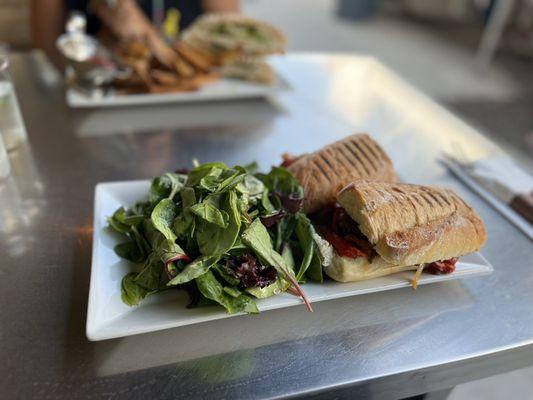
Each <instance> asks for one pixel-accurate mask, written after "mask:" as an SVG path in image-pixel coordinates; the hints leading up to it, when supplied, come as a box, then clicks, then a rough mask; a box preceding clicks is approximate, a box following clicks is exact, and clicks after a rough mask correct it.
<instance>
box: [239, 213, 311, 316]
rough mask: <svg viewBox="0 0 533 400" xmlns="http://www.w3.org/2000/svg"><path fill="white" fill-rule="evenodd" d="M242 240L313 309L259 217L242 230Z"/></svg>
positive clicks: (308, 307) (309, 308)
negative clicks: (274, 246) (273, 244)
mask: <svg viewBox="0 0 533 400" xmlns="http://www.w3.org/2000/svg"><path fill="white" fill-rule="evenodd" d="M242 241H243V242H244V243H245V244H246V245H247V246H248V247H250V248H251V249H252V250H253V251H254V252H255V254H256V255H257V256H258V257H259V258H260V259H261V260H262V261H263V264H266V265H271V266H272V267H274V268H275V269H276V270H277V271H278V273H279V274H281V277H282V278H284V279H286V280H288V281H289V282H290V283H291V284H292V286H294V289H295V290H296V291H297V292H298V294H299V295H300V296H301V297H302V300H303V301H304V303H305V305H306V306H307V309H308V310H309V311H313V308H312V307H311V304H310V303H309V300H308V299H307V297H306V295H305V293H304V291H303V290H302V288H301V287H300V285H298V282H297V281H296V280H295V279H294V272H293V271H292V270H291V269H290V268H289V267H287V265H286V264H285V260H284V259H283V257H282V256H281V255H280V254H279V253H278V252H276V251H275V250H274V249H273V248H272V242H271V241H270V236H269V234H268V231H267V229H266V228H265V226H264V225H263V224H262V223H261V220H260V219H259V218H257V219H256V220H254V222H252V224H251V225H250V226H249V227H248V228H247V229H246V230H245V231H244V232H243V234H242Z"/></svg>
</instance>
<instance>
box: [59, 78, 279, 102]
mask: <svg viewBox="0 0 533 400" xmlns="http://www.w3.org/2000/svg"><path fill="white" fill-rule="evenodd" d="M287 89H289V85H288V83H287V82H286V81H285V80H284V79H283V78H282V77H280V76H279V74H278V75H277V77H276V81H275V82H274V83H273V84H272V85H265V84H261V83H255V82H246V81H241V80H237V79H226V78H221V79H219V80H218V81H216V82H213V83H211V84H208V85H205V86H203V87H202V88H200V89H198V90H195V91H191V92H174V93H140V94H117V93H115V92H113V91H110V92H109V93H106V94H101V93H98V92H95V93H94V94H92V95H91V94H86V93H84V92H82V91H80V90H78V89H76V88H72V87H70V88H68V89H67V104H68V105H69V106H70V107H72V108H93V107H106V108H107V107H120V106H135V105H148V104H164V103H190V102H198V101H214V100H236V99H250V98H259V97H269V96H273V95H275V94H276V93H279V92H280V91H284V90H287Z"/></svg>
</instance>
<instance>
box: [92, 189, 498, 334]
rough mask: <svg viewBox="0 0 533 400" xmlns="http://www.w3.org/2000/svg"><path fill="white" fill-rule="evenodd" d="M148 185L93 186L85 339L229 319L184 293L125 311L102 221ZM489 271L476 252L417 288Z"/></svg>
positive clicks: (276, 300)
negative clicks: (193, 305)
mask: <svg viewBox="0 0 533 400" xmlns="http://www.w3.org/2000/svg"><path fill="white" fill-rule="evenodd" d="M149 187H150V181H128V182H113V183H100V184H98V185H97V186H96V190H95V209H94V236H93V259H92V271H91V287H90V292H89V307H88V313H87V337H88V338H89V340H103V339H111V338H116V337H121V336H129V335H135V334H139V333H145V332H152V331H157V330H160V329H167V328H173V327H177V326H183V325H189V324H195V323H199V322H205V321H211V320H215V319H220V318H229V317H231V316H232V315H228V314H226V312H225V311H224V310H223V309H222V308H221V307H218V306H212V307H199V308H194V309H187V308H185V305H186V302H187V299H186V294H185V293H184V292H182V291H174V292H171V291H168V292H165V293H160V294H157V295H153V296H150V297H149V298H147V300H146V301H144V302H143V303H142V304H141V305H139V306H138V307H129V306H127V305H125V304H124V303H122V300H121V298H120V282H121V280H122V277H123V276H124V275H125V274H126V273H127V272H129V271H130V270H131V268H132V265H131V264H130V263H129V262H127V261H125V260H122V259H120V258H119V257H118V256H117V255H116V254H115V252H114V251H113V247H114V246H115V245H116V244H117V243H120V241H121V240H123V239H121V238H120V236H119V235H117V234H115V233H113V232H112V231H111V230H109V229H108V228H107V222H106V217H108V216H110V215H112V214H113V212H114V211H115V210H116V209H117V208H119V207H120V206H125V207H129V206H132V205H133V204H135V203H136V202H137V201H139V200H142V199H145V198H146V196H147V193H148V190H149ZM490 272H492V267H491V265H490V264H489V263H488V262H487V261H486V260H485V259H484V258H483V257H482V256H481V255H480V254H479V253H475V254H470V255H467V256H465V257H462V258H461V259H460V261H459V262H458V263H457V268H456V271H455V272H454V273H453V274H450V275H429V274H422V277H421V278H420V281H419V285H424V284H427V283H433V282H440V281H447V280H451V279H458V278H462V277H465V276H472V275H483V274H488V273H490ZM412 277H413V273H412V272H404V273H399V274H395V275H390V276H386V277H382V278H376V279H372V280H368V281H363V282H353V283H337V282H333V281H326V282H324V283H323V284H316V283H308V284H305V285H304V286H303V288H304V290H305V292H306V294H307V296H308V297H309V300H310V301H311V302H317V301H322V300H330V299H336V298H340V297H347V296H355V295H359V294H366V293H373V292H379V291H384V290H390V289H397V288H401V287H408V286H410V279H412ZM257 305H258V307H259V309H260V310H261V311H267V310H273V309H276V308H283V307H290V306H295V305H302V302H301V300H300V299H299V298H296V297H295V296H293V295H290V294H287V293H283V294H280V295H278V296H274V297H271V298H268V299H262V300H258V301H257Z"/></svg>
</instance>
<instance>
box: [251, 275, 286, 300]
mask: <svg viewBox="0 0 533 400" xmlns="http://www.w3.org/2000/svg"><path fill="white" fill-rule="evenodd" d="M289 286H290V283H289V282H288V281H286V280H285V279H281V278H280V277H279V276H278V278H277V279H276V281H275V282H274V283H271V284H270V285H268V286H266V287H264V288H260V287H251V288H248V289H246V291H247V292H248V293H250V294H251V295H253V296H255V297H257V298H258V299H265V298H267V297H272V296H275V295H277V294H280V293H282V292H284V291H286V290H287V288H288V287H289Z"/></svg>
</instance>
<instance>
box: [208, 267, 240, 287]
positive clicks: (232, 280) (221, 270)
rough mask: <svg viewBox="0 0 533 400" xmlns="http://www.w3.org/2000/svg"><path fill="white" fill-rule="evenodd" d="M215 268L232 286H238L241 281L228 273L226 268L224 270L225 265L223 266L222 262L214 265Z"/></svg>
mask: <svg viewBox="0 0 533 400" xmlns="http://www.w3.org/2000/svg"><path fill="white" fill-rule="evenodd" d="M213 269H214V270H215V271H217V274H218V275H219V276H220V277H221V278H222V279H224V280H225V281H226V282H228V283H229V284H230V285H231V286H238V285H239V283H241V282H240V281H239V280H238V279H237V278H234V277H233V276H231V275H230V274H228V273H227V272H226V271H225V270H224V267H223V266H221V265H220V264H217V265H215V266H214V267H213Z"/></svg>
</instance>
